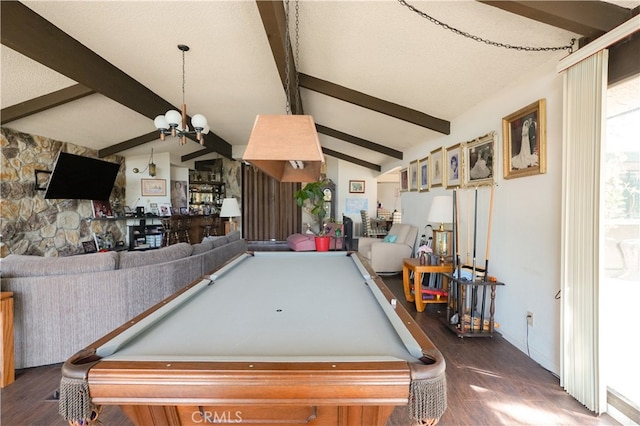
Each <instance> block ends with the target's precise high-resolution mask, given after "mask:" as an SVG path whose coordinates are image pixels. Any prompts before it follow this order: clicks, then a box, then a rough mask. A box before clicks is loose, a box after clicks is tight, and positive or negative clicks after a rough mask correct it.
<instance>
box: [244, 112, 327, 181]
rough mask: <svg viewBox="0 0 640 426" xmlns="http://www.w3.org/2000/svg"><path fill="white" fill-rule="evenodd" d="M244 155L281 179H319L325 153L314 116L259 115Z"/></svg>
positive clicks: (269, 173) (266, 171) (265, 171)
mask: <svg viewBox="0 0 640 426" xmlns="http://www.w3.org/2000/svg"><path fill="white" fill-rule="evenodd" d="M242 159H243V160H244V161H246V162H248V163H251V164H252V165H253V166H255V167H257V168H258V169H260V170H262V171H263V172H264V173H266V174H268V175H269V176H271V177H272V178H274V179H276V180H278V181H280V182H316V181H319V180H320V168H321V166H322V164H323V163H324V155H323V154H322V148H321V147H320V140H319V139H318V132H317V131H316V125H315V122H314V120H313V117H312V116H310V115H258V116H257V117H256V121H255V123H254V125H253V130H251V135H250V136H249V143H248V144H247V149H246V150H245V152H244V155H243V156H242ZM293 165H295V167H294V166H293ZM300 165H302V167H299V166H300Z"/></svg>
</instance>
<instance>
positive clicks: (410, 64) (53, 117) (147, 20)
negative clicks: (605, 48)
mask: <svg viewBox="0 0 640 426" xmlns="http://www.w3.org/2000/svg"><path fill="white" fill-rule="evenodd" d="M24 3H25V4H26V5H27V6H28V7H29V8H31V9H32V10H34V11H35V12H36V13H38V14H40V15H41V16H43V17H44V18H46V19H47V20H49V21H50V22H52V23H53V24H54V25H56V26H58V27H59V28H60V29H62V30H63V31H65V32H66V33H68V34H69V35H71V36H72V37H74V38H76V39H77V40H79V41H80V42H81V43H83V44H84V45H85V46H87V47H88V48H90V49H91V50H93V51H94V52H95V53H97V54H98V55H100V56H102V57H103V58H105V59H106V60H107V61H109V62H111V63H112V64H114V65H115V66H116V67H118V68H120V69H121V70H123V71H124V72H125V73H127V74H129V75H130V76H131V77H133V78H134V79H136V80H137V81H139V82H140V83H142V84H143V85H145V86H146V87H148V88H150V89H151V90H152V91H154V92H155V93H156V94H158V95H159V96H161V97H162V98H164V99H166V100H168V101H169V102H171V103H172V104H174V105H180V104H181V103H182V93H181V84H182V58H181V52H180V51H178V49H177V48H176V45H177V44H187V45H189V46H190V48H191V50H190V51H189V52H187V54H186V86H185V91H186V94H185V100H186V103H187V107H188V113H189V114H190V115H193V114H195V113H203V114H204V115H205V116H206V117H207V118H208V120H209V125H210V127H211V129H212V130H213V131H214V132H215V133H216V134H218V135H219V136H221V137H222V138H223V139H225V140H226V141H227V142H229V143H230V144H232V145H234V146H237V150H238V152H240V153H241V152H242V151H241V149H242V146H243V145H245V144H246V142H247V140H248V137H249V133H250V131H251V127H252V125H253V122H254V119H255V116H256V115H257V114H280V113H284V112H285V96H284V93H283V89H282V85H281V83H280V79H279V76H278V73H277V69H276V65H275V62H274V59H273V56H272V53H271V49H270V47H269V43H268V40H267V37H266V34H265V30H264V27H263V24H262V21H261V20H260V16H259V13H258V9H257V6H256V4H255V2H254V1H189V2H182V1H154V2H151V1H25V2H24ZM410 3H411V4H413V5H414V6H416V7H417V8H419V9H421V10H423V11H424V12H426V13H429V14H430V15H432V16H434V17H435V18H437V19H439V20H441V21H443V22H446V23H447V24H449V25H451V26H454V27H457V28H459V29H461V30H463V31H466V32H469V33H472V34H476V35H478V36H481V37H483V38H487V39H491V40H493V41H497V42H503V43H508V44H512V45H523V46H562V45H566V44H568V43H569V42H570V40H571V39H572V38H574V37H577V35H576V34H573V33H570V32H567V31H564V30H560V29H557V28H554V27H551V26H548V25H545V24H542V23H539V22H536V21H533V20H529V19H526V18H523V17H519V16H516V15H513V14H511V13H508V12H505V11H502V10H500V9H497V8H494V7H490V6H487V5H484V4H481V3H479V2H475V1H465V0H458V1H410ZM624 3H635V4H636V5H637V3H640V2H638V1H634V2H624ZM293 4H294V3H293V2H291V5H292V8H293ZM625 7H631V6H630V5H625ZM299 49H300V51H299V62H298V69H299V71H300V72H302V73H305V74H308V75H311V76H313V77H317V78H320V79H324V80H327V81H330V82H332V83H336V84H339V85H342V86H345V87H348V88H350V89H353V90H357V91H360V92H363V93H366V94H368V95H371V96H375V97H377V98H381V99H384V100H387V101H390V102H393V103H396V104H399V105H403V106H405V107H409V108H413V109H416V110H419V111H421V112H423V113H426V114H430V115H433V116H435V117H438V118H441V119H444V120H454V119H455V118H456V117H457V116H458V115H460V114H462V113H463V112H464V111H466V110H468V109H469V108H472V107H473V106H474V105H475V104H477V103H478V102H479V101H480V100H482V99H484V98H486V97H488V96H491V94H492V93H494V92H495V91H497V90H501V89H502V88H504V87H505V85H508V84H511V83H515V82H517V80H518V79H520V78H522V76H523V75H525V74H526V72H527V71H528V70H531V69H532V68H535V67H538V66H542V65H544V64H548V63H550V62H551V63H557V61H559V60H560V59H561V58H562V57H564V56H565V55H566V52H563V51H560V52H546V53H530V52H529V53H528V52H521V51H514V50H507V49H504V48H496V47H492V46H488V45H486V44H482V43H478V42H476V41H473V40H470V39H468V38H464V37H461V36H458V35H455V34H454V33H453V32H451V31H448V30H445V29H443V28H442V27H439V26H435V25H433V24H432V23H430V22H428V21H427V20H425V19H424V18H421V17H420V16H418V15H416V14H415V13H413V12H411V11H410V10H408V9H407V8H405V7H403V6H402V5H400V4H399V3H398V2H397V1H396V0H382V1H365V0H360V1H301V2H300V30H299ZM1 55H2V56H1V59H2V63H1V66H2V73H1V74H2V75H1V77H2V80H1V84H2V90H1V104H2V108H5V107H7V106H11V105H15V104H17V103H20V102H23V101H26V100H29V99H32V98H34V97H36V96H39V95H43V94H46V93H50V92H52V91H54V90H58V89H60V88H64V87H67V86H70V85H72V84H75V82H73V81H71V80H69V79H67V78H66V77H64V76H61V75H60V74H58V73H56V72H54V71H51V70H48V69H47V68H45V67H43V66H42V65H39V64H37V63H35V62H34V61H32V60H30V59H27V58H25V57H23V56H22V55H20V54H18V53H16V52H14V51H12V50H11V49H9V48H7V47H5V46H2V49H1ZM301 97H302V102H303V106H304V110H305V113H307V114H312V115H313V116H314V117H315V120H316V122H317V123H319V124H322V125H324V126H327V127H330V128H333V129H336V130H339V131H341V132H345V133H348V134H351V135H353V136H357V137H359V138H363V139H367V140H370V141H372V142H376V143H379V144H382V145H386V146H389V147H391V148H394V149H397V150H404V149H407V148H410V147H411V146H412V145H415V144H418V143H422V142H424V141H425V140H428V139H429V138H432V137H434V136H436V135H437V134H436V133H435V132H434V131H432V130H428V129H425V128H422V127H419V126H417V125H414V124H410V123H407V122H404V121H401V120H398V119H395V118H391V117H388V116H385V115H382V114H379V113H376V112H372V111H369V110H365V109H363V108H361V107H358V106H355V105H352V104H349V103H346V102H343V101H340V100H337V99H333V98H330V97H327V96H325V95H322V94H319V93H316V92H312V91H309V90H305V89H302V90H301ZM158 113H164V111H158ZM6 126H7V127H11V128H15V129H17V130H20V131H24V132H28V133H33V134H39V135H42V136H47V137H51V138H54V139H58V140H62V141H68V142H72V143H75V144H78V145H82V146H87V147H91V148H95V149H100V148H105V147H107V146H110V145H113V144H115V143H119V142H122V141H124V140H128V139H131V138H134V137H136V136H140V135H142V134H145V133H148V132H150V131H152V130H153V129H154V126H153V122H152V121H151V120H150V119H148V118H146V117H143V116H141V115H139V114H138V113H135V112H133V111H131V110H129V109H128V108H126V107H123V106H121V105H119V104H117V103H116V102H114V101H111V100H109V99H107V98H105V97H103V96H101V95H98V94H96V95H91V96H89V97H86V98H83V99H80V100H77V101H74V102H71V103H68V104H66V105H63V106H60V107H56V108H54V109H52V110H49V111H45V112H42V113H38V114H35V115H33V116H30V117H27V118H23V119H20V120H16V121H14V122H11V123H8V124H6ZM320 139H321V143H322V145H323V146H324V147H326V148H329V149H332V150H335V151H339V152H342V153H345V154H347V155H351V156H354V157H356V158H359V159H363V160H365V161H369V162H372V163H375V164H381V165H382V164H384V163H385V161H388V160H389V158H388V157H386V156H384V155H382V154H379V153H375V152H373V151H369V150H363V149H362V148H358V147H355V146H353V145H350V144H348V143H346V142H343V141H341V140H338V139H334V138H331V137H328V136H325V135H320ZM150 147H153V148H154V149H155V150H156V152H166V151H169V152H172V153H173V154H174V155H175V156H174V157H172V158H173V159H175V158H178V156H179V155H183V154H187V153H189V152H192V151H197V150H199V149H200V147H199V145H197V144H195V143H192V142H189V143H188V144H187V146H186V147H178V146H177V143H176V142H174V141H165V142H160V141H159V140H158V141H156V142H152V143H150V144H146V145H144V146H141V147H137V148H133V149H131V150H129V151H125V152H123V153H122V154H123V155H138V154H147V153H148V152H149V148H150ZM212 156H213V155H209V156H208V157H202V158H200V159H205V158H211V157H212Z"/></svg>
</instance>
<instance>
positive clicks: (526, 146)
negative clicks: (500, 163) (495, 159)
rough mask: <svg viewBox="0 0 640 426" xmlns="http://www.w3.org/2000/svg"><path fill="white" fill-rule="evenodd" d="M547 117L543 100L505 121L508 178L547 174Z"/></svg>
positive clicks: (505, 151) (504, 133)
mask: <svg viewBox="0 0 640 426" xmlns="http://www.w3.org/2000/svg"><path fill="white" fill-rule="evenodd" d="M546 115H547V114H546V100H545V99H540V100H538V101H536V102H534V103H532V104H531V105H527V106H526V107H524V108H522V109H520V110H518V111H516V112H514V113H513V114H511V115H509V116H507V117H504V118H503V119H502V138H503V144H504V154H503V156H504V171H503V172H504V178H505V179H513V178H518V177H523V176H531V175H538V174H543V173H546V172H547V140H546V139H547V136H546V135H547V123H546V121H547V119H546Z"/></svg>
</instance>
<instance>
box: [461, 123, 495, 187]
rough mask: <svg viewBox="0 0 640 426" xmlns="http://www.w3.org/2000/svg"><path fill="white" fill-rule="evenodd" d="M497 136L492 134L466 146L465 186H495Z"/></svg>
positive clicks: (464, 162) (464, 161)
mask: <svg viewBox="0 0 640 426" xmlns="http://www.w3.org/2000/svg"><path fill="white" fill-rule="evenodd" d="M495 136H496V133H495V132H491V133H488V134H486V135H484V136H482V137H479V138H478V139H475V140H472V141H469V142H467V143H466V144H465V147H464V160H463V164H464V179H465V186H480V185H493V183H494V182H495V175H494V173H495V158H496V155H495V144H496V140H495Z"/></svg>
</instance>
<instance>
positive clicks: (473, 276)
mask: <svg viewBox="0 0 640 426" xmlns="http://www.w3.org/2000/svg"><path fill="white" fill-rule="evenodd" d="M477 241H478V187H477V186H476V189H475V201H474V208H473V266H472V270H471V271H472V272H471V280H472V281H473V282H475V281H476V246H477ZM477 307H478V286H473V292H472V297H471V330H473V314H474V311H475V310H476V308H477Z"/></svg>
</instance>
